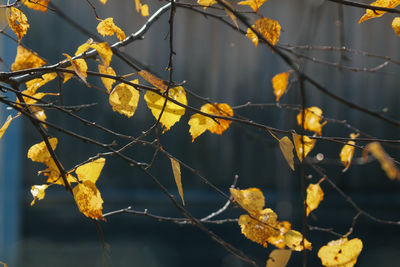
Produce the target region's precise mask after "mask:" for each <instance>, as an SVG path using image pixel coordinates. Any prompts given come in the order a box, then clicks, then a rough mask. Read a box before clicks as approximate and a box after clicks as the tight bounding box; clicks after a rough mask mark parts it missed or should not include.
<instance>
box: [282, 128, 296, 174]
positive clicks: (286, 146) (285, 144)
mask: <svg viewBox="0 0 400 267" xmlns="http://www.w3.org/2000/svg"><path fill="white" fill-rule="evenodd" d="M279 147H280V149H281V151H282V154H283V156H284V157H285V159H286V162H287V163H288V164H289V167H290V168H291V169H292V170H293V171H294V160H293V158H294V155H293V148H294V146H293V143H292V141H291V140H290V139H289V137H287V136H284V137H283V138H282V139H279Z"/></svg>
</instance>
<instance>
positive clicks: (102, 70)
mask: <svg viewBox="0 0 400 267" xmlns="http://www.w3.org/2000/svg"><path fill="white" fill-rule="evenodd" d="M98 68H99V72H100V73H101V74H107V75H112V76H116V75H117V74H116V73H115V71H114V69H113V68H111V67H110V66H109V67H107V66H104V65H101V64H99V65H98ZM101 81H102V82H103V84H104V87H106V89H107V91H108V93H110V91H111V89H112V86H113V84H114V83H115V80H114V79H110V78H105V77H101Z"/></svg>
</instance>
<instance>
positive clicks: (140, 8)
mask: <svg viewBox="0 0 400 267" xmlns="http://www.w3.org/2000/svg"><path fill="white" fill-rule="evenodd" d="M135 6H136V12H138V13H139V12H140V13H141V15H142V16H143V17H147V16H148V15H149V6H148V5H147V4H144V5H143V4H142V3H141V2H140V0H135Z"/></svg>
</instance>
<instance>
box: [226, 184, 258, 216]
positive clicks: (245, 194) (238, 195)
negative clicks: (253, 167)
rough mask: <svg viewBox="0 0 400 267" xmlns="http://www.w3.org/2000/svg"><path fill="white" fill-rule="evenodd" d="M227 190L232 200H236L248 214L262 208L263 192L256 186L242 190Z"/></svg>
mask: <svg viewBox="0 0 400 267" xmlns="http://www.w3.org/2000/svg"><path fill="white" fill-rule="evenodd" d="M229 192H230V193H231V195H232V197H233V199H234V201H236V202H237V203H238V204H239V205H240V206H241V207H242V208H244V209H245V210H247V211H248V212H249V213H250V214H252V213H257V212H259V211H261V210H262V209H263V208H264V205H265V198H264V194H263V193H262V192H261V190H260V189H258V188H248V189H244V190H239V189H235V188H229Z"/></svg>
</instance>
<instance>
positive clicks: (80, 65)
mask: <svg viewBox="0 0 400 267" xmlns="http://www.w3.org/2000/svg"><path fill="white" fill-rule="evenodd" d="M63 55H64V56H65V57H66V58H67V59H68V60H69V62H70V63H71V67H72V70H73V71H74V72H75V74H76V75H77V76H78V77H79V78H80V79H81V80H82V81H83V82H84V83H85V84H87V82H86V77H87V73H86V72H87V69H88V67H87V64H86V61H85V60H84V59H82V58H78V59H75V60H74V59H72V57H71V56H69V55H68V54H65V53H64V54H63ZM68 74H69V75H68ZM70 78H71V73H66V74H65V75H64V83H65V82H66V81H68V80H69V79H70Z"/></svg>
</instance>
